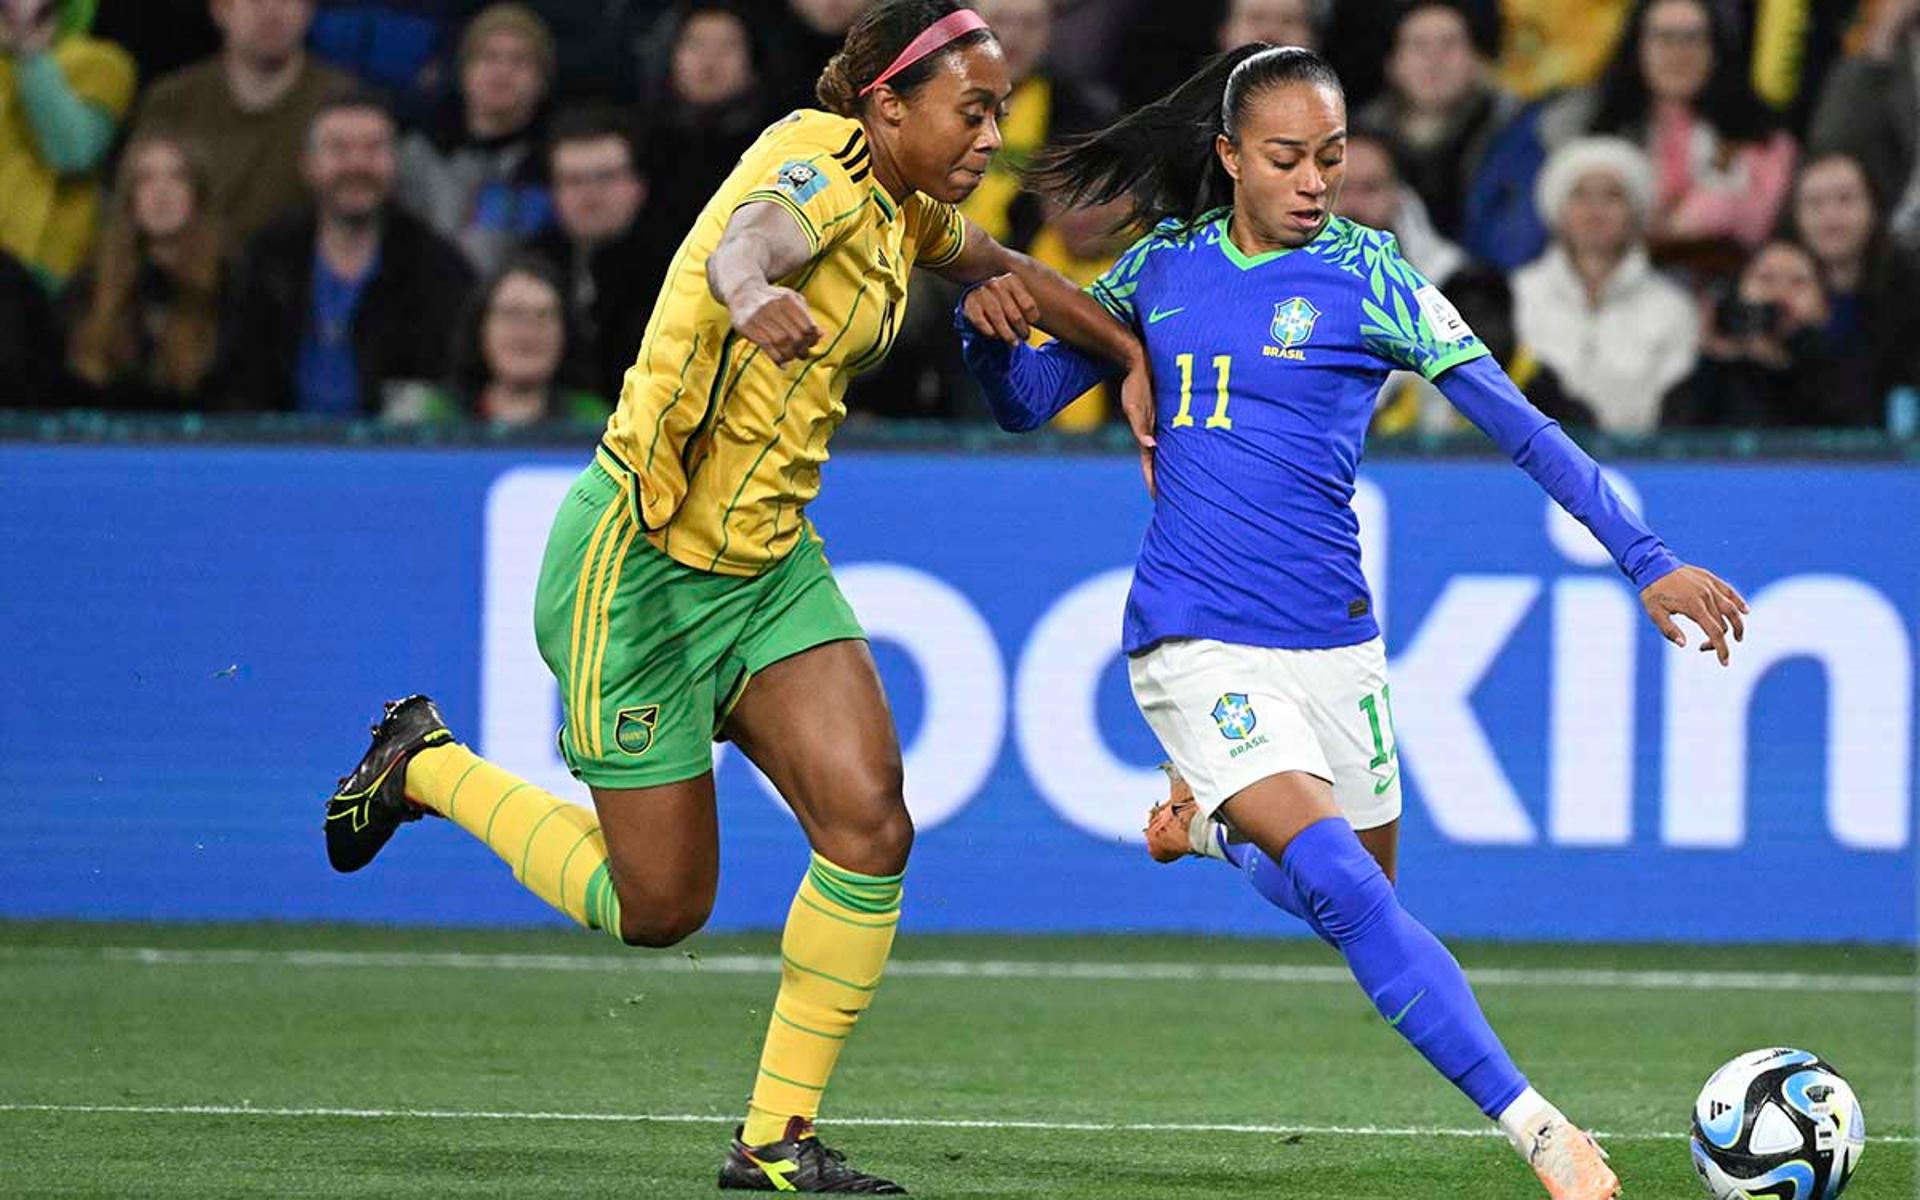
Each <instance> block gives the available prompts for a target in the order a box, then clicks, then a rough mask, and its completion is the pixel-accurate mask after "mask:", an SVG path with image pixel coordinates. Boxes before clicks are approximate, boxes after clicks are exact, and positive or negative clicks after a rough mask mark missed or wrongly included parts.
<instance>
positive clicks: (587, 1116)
mask: <svg viewBox="0 0 1920 1200" xmlns="http://www.w3.org/2000/svg"><path fill="white" fill-rule="evenodd" d="M0 1113H51V1114H56V1115H68V1116H86V1115H99V1114H105V1115H132V1116H156V1117H275V1118H294V1119H299V1118H336V1119H343V1120H358V1121H393V1120H411V1121H560V1122H574V1123H580V1124H596V1125H606V1124H618V1125H708V1124H725V1123H727V1122H730V1121H732V1120H734V1119H735V1118H734V1116H733V1115H731V1114H726V1113H605V1112H510V1111H493V1110H486V1109H451V1108H327V1107H310V1108H309V1107H302V1108H269V1107H260V1106H255V1105H251V1104H16V1103H4V1102H0ZM828 1124H829V1125H833V1126H844V1127H848V1128H863V1127H864V1128H884V1129H899V1128H912V1129H980V1130H1028V1131H1034V1132H1040V1133H1228V1134H1257V1135H1268V1136H1280V1137H1286V1136H1295V1135H1297V1136H1301V1137H1393V1138H1419V1137H1441V1138H1497V1137H1500V1136H1501V1134H1500V1131H1499V1130H1498V1129H1497V1128H1494V1127H1493V1126H1491V1125H1488V1126H1483V1127H1479V1128H1474V1129H1452V1128H1446V1127H1443V1126H1418V1125H1258V1124H1237V1123H1236V1124H1225V1123H1211V1122H1202V1121H1175V1122H1162V1121H1033V1120H1017V1119H1016V1120H997V1119H989V1118H960V1117H834V1118H832V1119H831V1120H830V1121H829V1122H828ZM1594 1136H1595V1137H1600V1138H1607V1139H1610V1140H1612V1141H1617V1142H1675V1141H1683V1140H1685V1139H1686V1136H1687V1135H1686V1134H1684V1133H1676V1132H1671V1131H1658V1132H1639V1133H1619V1132H1608V1131H1606V1130H1595V1131H1594ZM1872 1140H1874V1141H1877V1142H1883V1143H1891V1144H1895V1145H1910V1144H1912V1143H1913V1142H1915V1141H1916V1140H1920V1139H1916V1138H1915V1137H1913V1136H1912V1135H1909V1134H1883V1135H1878V1136H1875V1137H1873V1138H1872Z"/></svg>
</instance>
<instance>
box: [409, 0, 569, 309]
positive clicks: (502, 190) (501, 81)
mask: <svg viewBox="0 0 1920 1200" xmlns="http://www.w3.org/2000/svg"><path fill="white" fill-rule="evenodd" d="M552 72H553V39H552V37H551V36H550V35H549V34H548V32H547V27H546V26H545V25H544V24H542V23H541V21H540V18H539V17H536V16H535V15H533V13H532V12H530V11H529V10H528V9H527V8H526V7H525V6H524V5H520V4H493V5H489V6H488V7H487V8H485V9H483V10H481V12H480V14H479V15H478V16H476V17H474V19H473V23H472V24H470V25H468V26H467V31H466V33H465V34H464V35H462V37H461V39H460V56H459V73H460V89H459V92H460V94H459V101H458V103H457V104H455V105H452V106H450V107H449V109H448V111H447V112H446V115H445V116H444V117H443V118H442V119H441V120H440V121H438V122H436V123H435V124H434V126H433V127H432V128H430V129H427V130H417V131H415V132H412V133H409V134H407V135H406V136H405V137H404V138H402V139H401V142H400V175H399V181H400V182H399V189H398V191H397V192H396V193H395V198H396V199H397V200H398V201H399V203H400V206H401V207H402V208H404V209H406V210H407V211H408V212H410V213H412V214H413V215H414V216H416V217H419V218H420V219H421V220H422V221H425V222H426V223H427V225H428V227H429V228H431V229H432V230H433V231H434V232H436V233H438V234H439V235H440V236H441V237H444V238H446V239H447V240H448V241H451V242H453V243H454V244H455V245H457V246H459V247H460V249H461V250H462V251H463V252H464V253H465V254H466V256H467V261H468V262H470V263H471V264H472V265H473V268H474V270H475V271H476V272H477V273H479V274H482V275H486V274H491V273H492V272H493V271H494V270H496V269H497V268H498V267H499V265H500V263H501V262H503V261H504V260H505V259H506V257H507V255H508V253H509V252H510V251H511V250H512V249H513V247H514V246H515V245H517V244H518V243H520V242H521V241H523V240H525V239H526V238H529V237H532V236H533V235H534V234H536V233H538V232H539V231H540V230H542V229H544V228H546V226H547V223H548V221H549V220H550V219H551V218H552V215H553V201H552V198H551V197H550V196H549V195H548V193H547V186H546V182H545V178H544V176H545V171H544V170H543V168H542V165H541V162H540V139H541V130H540V128H539V116H540V111H541V104H542V102H543V101H544V100H545V98H546V94H547V83H548V81H549V79H550V78H551V76H552Z"/></svg>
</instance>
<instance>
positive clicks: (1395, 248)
mask: <svg viewBox="0 0 1920 1200" xmlns="http://www.w3.org/2000/svg"><path fill="white" fill-rule="evenodd" d="M1307 249H1308V251H1309V252H1310V253H1312V254H1315V255H1318V256H1319V257H1321V258H1323V259H1325V260H1327V261H1328V262H1329V263H1331V264H1333V265H1334V266H1336V267H1339V268H1340V269H1341V270H1344V271H1346V272H1348V273H1349V274H1352V275H1354V276H1356V277H1358V278H1360V279H1362V280H1364V281H1365V283H1366V294H1365V295H1363V296H1362V297H1361V299H1360V314H1361V322H1360V338H1361V341H1362V342H1364V343H1365V345H1366V347H1367V349H1369V350H1371V351H1373V352H1374V353H1375V354H1378V355H1379V356H1380V357H1381V358H1384V359H1386V360H1387V361H1388V362H1390V363H1393V364H1394V365H1395V366H1400V367H1405V368H1407V369H1408V370H1411V371H1418V372H1420V373H1421V374H1422V375H1424V376H1426V377H1427V378H1429V379H1431V378H1433V377H1434V376H1435V375H1438V374H1439V373H1440V372H1441V371H1444V370H1445V369H1446V368H1448V367H1450V366H1453V365H1454V364H1456V363H1461V362H1465V361H1467V360H1468V359H1471V358H1478V357H1480V356H1481V355H1483V354H1485V353H1487V349H1486V346H1485V345H1483V344H1482V343H1481V341H1480V339H1479V338H1478V337H1476V336H1474V334H1473V333H1472V331H1471V330H1467V329H1466V326H1465V325H1464V324H1461V325H1460V327H1459V328H1460V330H1462V331H1464V336H1461V335H1460V334H1458V333H1456V334H1455V336H1453V337H1451V338H1443V337H1442V336H1441V334H1440V333H1439V332H1438V331H1436V330H1435V329H1434V327H1433V322H1432V320H1431V319H1430V318H1429V316H1428V313H1427V310H1426V309H1425V308H1424V307H1423V306H1422V305H1421V304H1420V302H1419V299H1418V294H1419V293H1420V291H1421V289H1423V288H1432V287H1433V284H1432V283H1430V282H1429V281H1428V280H1427V278H1426V276H1424V275H1422V274H1420V272H1419V271H1416V270H1415V269H1414V268H1413V265H1412V264H1411V263H1409V262H1408V261H1407V260H1406V259H1405V258H1402V257H1401V255H1400V247H1399V244H1398V243H1397V242H1396V241H1395V240H1394V237H1393V235H1392V234H1390V233H1386V232H1384V231H1382V230H1378V229H1369V228H1367V227H1366V226H1364V225H1356V224H1354V223H1353V222H1351V221H1347V220H1344V219H1336V220H1335V222H1334V223H1333V225H1332V226H1330V227H1329V228H1328V229H1327V231H1326V233H1325V235H1323V236H1322V237H1320V238H1319V239H1317V240H1316V241H1314V242H1313V244H1312V245H1310V246H1308V247H1307ZM1430 299H1434V300H1437V299H1438V292H1437V290H1436V291H1435V292H1434V293H1432V296H1431V297H1430ZM1439 302H1440V303H1441V304H1443V305H1444V301H1439Z"/></svg>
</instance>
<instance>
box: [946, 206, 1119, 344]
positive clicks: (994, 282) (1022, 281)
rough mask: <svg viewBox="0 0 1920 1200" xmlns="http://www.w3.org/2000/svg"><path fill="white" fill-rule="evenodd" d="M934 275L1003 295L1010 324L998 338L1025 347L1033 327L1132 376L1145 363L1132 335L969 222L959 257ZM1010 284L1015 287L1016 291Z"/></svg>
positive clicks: (1052, 274) (1066, 284)
mask: <svg viewBox="0 0 1920 1200" xmlns="http://www.w3.org/2000/svg"><path fill="white" fill-rule="evenodd" d="M937 271H938V273H939V274H940V275H941V277H943V278H945V279H949V280H951V281H953V282H954V283H962V284H988V286H989V287H990V288H993V289H995V290H1000V289H1006V292H1007V294H1008V295H1009V296H1010V297H1011V298H1012V299H1013V301H1014V303H1013V305H1012V307H1011V311H1010V312H1009V313H1008V315H1009V316H1010V317H1012V318H1013V319H1012V321H1011V322H1010V323H1009V325H1008V328H1007V329H1006V330H1005V331H1004V333H1000V331H996V333H1000V336H1003V337H1004V336H1005V335H1006V334H1011V335H1012V336H1013V337H1016V338H1018V339H1020V340H1021V341H1025V340H1026V337H1027V334H1028V333H1029V332H1030V329H1029V327H1030V326H1033V325H1038V326H1039V327H1040V328H1042V329H1044V330H1046V331H1047V332H1048V333H1050V334H1052V335H1053V336H1055V337H1057V338H1059V339H1061V340H1062V341H1066V342H1072V343H1073V344H1074V345H1076V346H1078V347H1080V348H1081V349H1082V350H1086V351H1089V352H1091V353H1093V354H1097V355H1099V356H1100V357H1101V358H1104V359H1106V360H1107V361H1108V362H1110V363H1112V364H1114V365H1115V366H1117V367H1121V368H1123V369H1126V370H1132V369H1133V368H1134V367H1135V366H1137V365H1141V364H1143V363H1144V362H1145V361H1146V352H1145V351H1144V350H1143V349H1142V348H1141V346H1140V341H1139V339H1138V338H1136V337H1134V336H1133V331H1132V330H1130V329H1128V328H1127V327H1126V326H1125V325H1122V324H1120V322H1118V321H1116V320H1114V319H1113V315H1112V314H1111V313H1109V312H1107V310H1106V309H1104V308H1101V307H1100V304H1099V302H1098V301H1096V300H1095V299H1094V298H1093V297H1091V296H1089V295H1087V294H1086V293H1085V292H1083V291H1081V290H1080V289H1079V288H1077V287H1075V286H1074V285H1073V281H1072V280H1070V279H1068V278H1067V277H1066V276H1065V275H1062V274H1061V273H1060V272H1058V271H1056V270H1054V269H1053V268H1052V267H1049V266H1046V265H1045V264H1043V263H1040V262H1037V261H1035V260H1034V259H1032V258H1029V257H1028V256H1027V255H1024V254H1022V253H1020V252H1019V251H1018V250H1009V249H1007V248H1006V247H1005V246H1002V245H1001V244H1000V243H999V242H997V241H995V240H994V239H993V235H992V234H989V233H988V232H987V231H986V230H984V229H982V228H980V227H979V226H978V225H975V224H974V223H973V222H972V221H968V222H967V241H966V245H965V246H964V247H962V248H961V251H960V255H959V257H957V258H955V259H954V260H953V261H952V262H950V263H948V264H947V265H946V266H944V267H939V268H937ZM1002 275H1005V276H1010V277H1011V278H1010V279H1008V280H1006V281H1004V282H1003V281H1001V280H999V279H997V278H996V277H997V276H1002ZM1014 284H1018V285H1019V286H1018V289H1017V290H1016V289H1014V288H1013V286H1012V285H1014Z"/></svg>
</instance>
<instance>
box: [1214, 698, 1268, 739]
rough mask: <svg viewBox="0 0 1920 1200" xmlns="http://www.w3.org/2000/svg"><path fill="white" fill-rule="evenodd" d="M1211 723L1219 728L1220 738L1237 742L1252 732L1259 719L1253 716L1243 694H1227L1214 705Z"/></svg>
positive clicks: (1251, 706)
mask: <svg viewBox="0 0 1920 1200" xmlns="http://www.w3.org/2000/svg"><path fill="white" fill-rule="evenodd" d="M1213 723H1214V724H1215V725H1218V726H1219V727H1220V736H1221V737H1223V738H1226V739H1227V740H1228V741H1230V742H1238V741H1242V740H1244V739H1245V738H1246V736H1247V735H1248V734H1250V733H1252V732H1253V728H1254V726H1256V725H1258V724H1259V723H1260V718H1259V717H1257V716H1255V715H1254V712H1253V705H1252V704H1250V703H1248V702H1247V694H1246V693H1245V692H1228V693H1227V694H1226V695H1224V696H1222V697H1220V699H1219V700H1217V701H1215V703H1214V706H1213Z"/></svg>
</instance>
